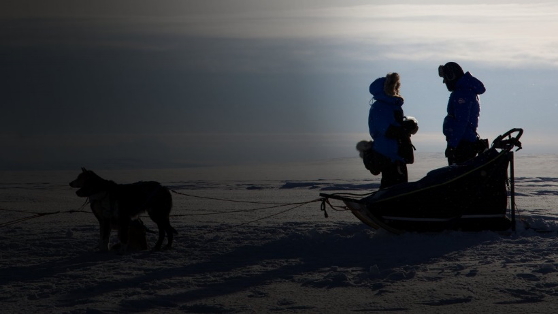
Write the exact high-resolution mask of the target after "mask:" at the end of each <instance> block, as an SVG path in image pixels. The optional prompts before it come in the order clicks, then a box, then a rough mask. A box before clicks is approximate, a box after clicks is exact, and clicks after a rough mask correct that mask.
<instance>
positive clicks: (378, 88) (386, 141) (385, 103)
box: [368, 77, 403, 161]
mask: <svg viewBox="0 0 558 314" xmlns="http://www.w3.org/2000/svg"><path fill="white" fill-rule="evenodd" d="M385 81H386V78H385V77H381V78H379V79H376V80H375V81H374V82H372V84H370V94H372V96H374V103H373V104H372V106H370V112H369V114H368V128H369V130H370V136H371V137H372V139H373V140H374V150H375V151H377V152H378V153H380V154H382V155H384V156H386V157H388V158H390V159H391V160H392V161H397V160H399V161H403V158H402V157H401V156H399V154H398V144H397V140H396V139H391V138H387V137H386V135H385V134H386V131H387V129H388V127H389V126H390V125H394V126H400V124H399V122H397V121H396V119H395V116H396V114H397V115H398V116H400V117H403V108H402V107H401V106H403V99H402V98H400V97H394V96H389V95H386V93H385V92H384V82H385Z"/></svg>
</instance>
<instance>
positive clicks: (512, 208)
mask: <svg viewBox="0 0 558 314" xmlns="http://www.w3.org/2000/svg"><path fill="white" fill-rule="evenodd" d="M509 157H510V202H511V204H510V211H511V230H512V231H514V232H515V171H514V162H513V152H512V151H510V156H509Z"/></svg>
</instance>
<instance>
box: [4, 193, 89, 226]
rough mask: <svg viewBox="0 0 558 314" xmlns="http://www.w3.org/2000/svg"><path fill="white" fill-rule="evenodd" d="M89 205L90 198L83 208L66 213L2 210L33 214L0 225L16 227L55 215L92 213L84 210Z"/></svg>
mask: <svg viewBox="0 0 558 314" xmlns="http://www.w3.org/2000/svg"><path fill="white" fill-rule="evenodd" d="M87 204H89V198H88V199H86V200H85V202H84V203H83V205H81V207H80V208H79V209H70V210H66V211H60V210H58V211H54V212H46V213H40V212H28V211H24V210H17V209H7V208H0V211H7V212H14V213H24V214H32V215H31V216H27V217H22V218H18V219H15V220H11V221H7V222H3V223H0V227H5V226H10V225H15V224H18V223H20V222H22V221H26V220H31V219H35V218H39V217H44V216H49V215H55V214H73V213H90V211H86V210H83V208H85V206H87Z"/></svg>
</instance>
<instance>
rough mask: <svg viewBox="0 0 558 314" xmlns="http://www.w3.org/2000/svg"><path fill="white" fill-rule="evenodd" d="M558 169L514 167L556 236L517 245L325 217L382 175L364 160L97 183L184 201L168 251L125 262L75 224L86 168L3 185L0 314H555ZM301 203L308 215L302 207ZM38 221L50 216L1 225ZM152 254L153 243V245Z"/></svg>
mask: <svg viewBox="0 0 558 314" xmlns="http://www.w3.org/2000/svg"><path fill="white" fill-rule="evenodd" d="M442 157H443V156H442V155H441V154H418V155H417V160H416V163H415V164H414V165H411V166H410V167H409V171H410V178H411V180H417V179H419V178H421V177H422V176H424V175H425V174H426V172H427V171H429V170H431V169H434V168H437V167H440V166H444V165H445V159H444V158H442ZM557 161H558V156H555V155H545V156H534V155H528V154H524V153H523V151H520V152H518V153H516V192H517V198H516V202H517V205H518V209H519V213H520V216H521V218H522V219H524V220H527V221H529V222H530V224H531V225H534V226H536V227H538V228H540V229H544V230H547V231H548V232H546V233H541V232H534V231H532V230H526V229H524V228H523V227H522V225H519V227H518V231H517V232H516V233H512V232H503V233H495V232H488V231H487V232H480V233H465V232H455V231H453V232H443V233H432V234H417V233H408V234H403V235H399V236H398V235H392V234H389V233H387V232H385V231H376V230H373V229H370V228H369V227H367V226H366V225H364V224H362V223H361V222H360V221H359V220H358V219H357V218H356V217H354V216H353V215H352V214H351V213H350V212H348V211H332V210H329V211H328V213H329V218H325V217H324V215H323V212H321V211H320V206H319V205H320V204H319V203H318V202H311V201H313V200H316V199H318V197H319V193H320V191H328V192H331V191H335V190H342V191H348V190H350V191H354V192H356V193H365V192H367V191H370V190H375V189H377V188H378V185H379V177H372V176H371V175H370V174H369V173H367V172H366V171H365V170H364V169H363V166H362V164H361V161H360V159H358V158H349V159H339V160H329V161H322V162H308V163H300V164H283V165H266V166H257V167H256V166H255V167H232V168H192V169H165V170H142V171H114V170H113V171H103V170H96V169H92V170H94V171H96V173H97V174H99V175H100V176H102V177H104V178H106V179H111V180H115V181H116V182H118V183H130V182H135V181H139V180H157V181H160V182H162V183H163V184H164V185H166V186H168V187H169V188H171V189H173V190H175V191H176V192H179V193H182V194H173V200H174V209H173V213H172V217H171V223H172V224H173V226H174V227H175V229H176V230H177V231H178V236H177V237H176V238H175V246H174V249H173V250H170V251H164V252H132V253H129V254H126V255H118V254H116V253H114V252H108V253H99V252H97V251H96V250H95V246H96V245H97V242H98V225H97V222H96V220H95V218H94V217H93V215H92V214H91V213H90V212H89V208H88V207H87V208H85V212H76V213H69V211H71V210H78V209H80V207H81V205H82V204H83V201H84V199H80V198H78V197H77V196H76V195H75V194H74V192H75V190H74V189H72V188H70V187H69V186H68V182H70V181H71V180H72V179H74V178H75V176H77V174H78V173H79V171H80V170H79V169H76V171H57V172H2V173H0V175H1V176H0V209H1V210H0V213H1V214H2V218H1V219H0V225H1V226H0V230H1V232H0V302H1V308H0V312H1V313H89V314H94V313H127V312H136V313H137V312H143V313H267V312H272V313H297V312H300V313H385V312H389V313H475V312H476V313H525V312H529V313H549V312H550V311H553V309H556V308H558V241H557V240H556V233H557V231H558V226H557V222H556V221H557V219H558V210H556V207H558V206H556V201H557V200H558V170H555V168H554V165H556V164H558V163H557ZM84 166H87V165H84ZM184 194H187V195H191V196H186V195H184ZM192 196H199V197H204V198H199V197H192ZM208 198H219V199H220V200H213V199H208ZM230 200H234V201H247V202H260V203H278V204H280V206H276V205H272V204H252V203H242V202H231V201H230ZM300 202H302V203H304V202H308V204H305V205H302V206H300V207H296V208H295V206H298V204H297V203H300ZM337 205H341V204H340V203H339V204H337ZM58 211H60V212H59V213H55V212H58ZM33 213H54V214H51V215H45V216H41V217H37V218H33V219H29V220H23V221H21V222H19V223H15V224H9V225H6V223H8V222H12V221H15V220H16V219H20V218H25V217H29V216H32V214H33ZM144 222H145V223H146V225H147V226H148V227H149V228H151V229H156V227H155V226H154V224H153V223H152V222H151V221H150V220H149V218H147V217H144ZM148 240H149V242H150V244H151V245H153V244H154V242H155V235H151V234H150V235H149V238H148ZM113 241H116V239H115V238H114V237H113Z"/></svg>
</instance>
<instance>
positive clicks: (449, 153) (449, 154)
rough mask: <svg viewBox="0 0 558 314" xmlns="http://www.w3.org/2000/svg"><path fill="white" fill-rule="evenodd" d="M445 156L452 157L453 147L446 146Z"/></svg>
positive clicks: (453, 155)
mask: <svg viewBox="0 0 558 314" xmlns="http://www.w3.org/2000/svg"><path fill="white" fill-rule="evenodd" d="M445 155H446V158H454V157H455V147H449V146H448V148H446V153H445Z"/></svg>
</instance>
